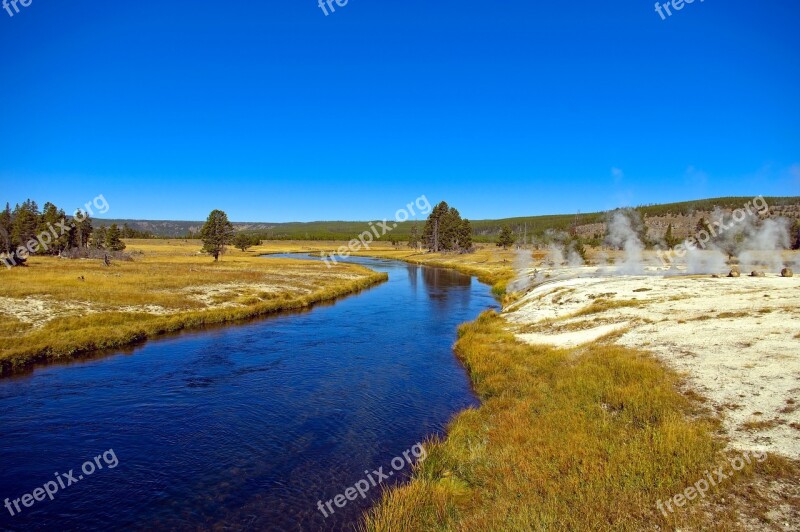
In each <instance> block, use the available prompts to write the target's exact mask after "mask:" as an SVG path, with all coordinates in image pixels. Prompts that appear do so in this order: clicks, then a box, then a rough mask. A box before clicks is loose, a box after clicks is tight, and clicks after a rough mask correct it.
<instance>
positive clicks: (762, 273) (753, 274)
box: [750, 270, 767, 277]
mask: <svg viewBox="0 0 800 532" xmlns="http://www.w3.org/2000/svg"><path fill="white" fill-rule="evenodd" d="M766 276H767V274H766V273H764V272H757V271H755V270H753V271H752V272H751V273H750V277H766Z"/></svg>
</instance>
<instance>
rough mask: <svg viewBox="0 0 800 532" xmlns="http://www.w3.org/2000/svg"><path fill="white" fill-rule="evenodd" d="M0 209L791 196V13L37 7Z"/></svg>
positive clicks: (794, 179) (717, 4)
mask: <svg viewBox="0 0 800 532" xmlns="http://www.w3.org/2000/svg"><path fill="white" fill-rule="evenodd" d="M19 9H20V12H19V13H17V14H15V15H14V16H13V17H10V16H8V14H7V13H6V12H5V11H0V50H2V54H1V55H0V73H2V75H1V76H0V192H2V193H0V199H2V200H3V201H6V200H7V201H11V202H12V204H13V203H14V202H19V201H22V200H24V199H25V198H27V197H32V198H33V199H35V200H37V201H38V202H40V204H41V203H43V202H44V201H47V200H50V201H54V202H56V203H57V204H59V205H60V206H63V207H64V208H69V209H74V208H76V207H78V206H79V205H82V204H84V203H86V202H87V201H90V200H91V199H92V198H94V197H95V196H97V195H98V194H103V195H104V196H105V197H106V199H107V200H108V203H109V204H110V206H111V210H110V211H109V212H108V214H107V216H108V217H115V218H150V219H153V218H156V219H202V218H205V216H206V215H207V214H208V212H209V211H210V210H211V209H214V208H220V209H223V210H225V211H227V212H228V214H229V216H230V217H231V219H233V220H235V221H274V222H279V221H309V220H332V219H347V220H365V219H381V218H385V217H390V216H392V215H393V213H394V212H395V211H396V210H397V209H398V208H401V207H402V206H403V205H405V204H406V203H408V202H410V201H412V200H414V199H415V198H417V197H418V196H420V195H422V194H424V195H426V196H427V197H428V198H429V199H430V200H431V201H437V200H440V199H446V200H447V201H448V202H449V203H451V204H452V205H454V206H456V207H457V208H459V210H460V211H461V212H462V214H463V215H465V216H467V217H469V218H472V219H483V218H500V217H510V216H519V215H535V214H546V213H571V212H575V211H577V210H581V211H583V212H587V211H593V210H603V209H608V208H613V207H617V206H620V205H628V204H630V205H637V204H644V203H662V202H667V201H679V200H687V199H694V198H700V197H711V196H730V195H737V196H752V195H757V194H763V195H800V97H798V94H800V31H798V30H797V28H798V27H800V3H798V2H796V1H785V0H761V1H755V0H705V1H704V2H700V1H699V0H698V1H696V2H695V3H693V4H690V5H685V7H684V9H683V10H681V11H679V12H675V13H674V14H673V16H671V17H669V18H668V19H667V20H661V18H660V17H659V16H658V14H657V13H656V12H655V10H654V5H653V1H650V0H641V1H639V0H637V1H630V0H623V1H617V2H595V1H591V2H590V1H579V0H575V1H571V2H562V1H555V0H551V1H538V0H527V1H519V0H506V1H504V2H499V3H490V2H477V1H473V0H461V1H459V2H454V1H451V0H437V1H435V2H431V1H430V0H427V1H422V0H407V1H393V2H380V1H375V0H372V1H365V0H349V3H348V4H347V5H346V6H344V7H337V8H336V12H335V13H330V14H329V16H325V15H324V14H323V12H322V10H321V9H320V8H319V7H318V6H317V3H316V0H291V1H275V0H271V1H263V0H261V1H256V0H234V1H230V2H208V1H205V0H192V1H188V0H173V1H170V2H155V1H146V0H140V1H137V2H116V1H115V2H100V1H98V0H69V1H58V2H56V1H53V0H33V1H32V4H31V5H30V6H28V7H22V6H20V7H19Z"/></svg>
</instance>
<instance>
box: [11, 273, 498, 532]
mask: <svg viewBox="0 0 800 532" xmlns="http://www.w3.org/2000/svg"><path fill="white" fill-rule="evenodd" d="M308 258H311V257H308ZM265 260H269V258H265ZM349 261H350V262H356V263H359V264H363V265H365V266H368V267H369V268H372V269H373V270H376V271H382V272H387V273H388V274H389V280H388V281H387V282H386V283H384V284H381V285H378V286H375V287H373V288H370V289H368V290H364V291H362V292H360V293H358V294H353V295H350V296H347V297H345V298H342V299H339V300H337V301H336V302H334V303H331V304H320V305H316V306H315V307H314V308H313V309H311V310H309V311H306V312H299V313H298V312H295V313H284V314H278V315H275V316H271V317H268V318H262V319H258V320H253V321H249V322H244V323H241V324H235V325H231V324H229V325H227V326H224V327H215V328H208V329H203V330H199V331H194V332H189V333H183V334H177V335H171V336H166V337H162V338H158V339H155V340H151V341H148V342H146V343H144V344H142V345H140V346H136V347H134V348H131V349H127V350H124V351H117V352H114V353H110V354H106V355H104V356H102V357H97V358H94V359H89V360H82V361H76V362H73V363H69V364H62V365H51V366H43V367H40V368H37V369H35V370H34V371H33V372H31V373H28V374H25V375H20V376H16V377H11V378H6V379H3V380H0V464H2V468H1V469H0V487H1V488H0V489H2V491H0V499H2V501H0V502H3V503H4V502H5V499H6V498H9V500H10V503H11V508H12V510H11V511H9V510H8V509H7V508H5V507H4V508H0V515H1V517H0V529H8V530H46V529H47V530H52V529H59V530H73V529H79V528H80V529H82V530H101V529H102V530H119V529H131V528H133V529H153V528H156V529H179V530H188V529H193V530H196V529H206V528H220V529H222V528H226V529H234V530H349V529H352V526H353V525H354V524H356V523H357V522H358V520H359V518H360V516H361V514H362V513H363V512H364V510H366V509H367V508H369V506H370V504H371V503H372V502H374V501H373V499H374V498H376V497H378V496H379V495H380V492H379V488H378V487H375V488H371V489H370V491H369V492H368V493H367V494H366V498H363V499H362V498H361V497H357V498H356V500H354V501H347V502H346V506H344V508H339V507H337V506H336V505H334V506H333V508H334V510H335V513H333V514H332V515H331V514H330V513H329V514H328V517H327V518H326V517H324V516H323V512H321V511H319V509H318V506H317V503H318V501H320V500H321V501H323V503H324V502H325V501H327V500H332V499H333V498H334V497H335V496H336V495H338V494H344V493H345V490H346V489H347V488H348V487H350V486H353V485H354V484H356V483H357V482H358V481H359V480H362V479H365V478H367V477H368V475H367V473H365V472H372V471H375V470H378V469H379V468H380V467H383V469H384V471H389V470H392V468H391V467H390V463H391V460H392V459H393V458H395V457H401V456H402V455H403V452H404V451H408V450H409V449H411V448H412V447H413V446H414V445H415V444H417V443H418V442H422V441H424V440H425V438H427V437H429V436H431V435H436V434H439V435H441V434H442V433H443V430H444V428H445V426H446V424H447V422H448V421H449V420H450V419H451V418H452V416H453V415H454V414H455V413H457V412H458V411H460V410H463V409H464V408H468V407H471V406H475V405H477V400H476V398H475V396H474V394H473V392H472V391H471V388H470V384H469V380H468V377H467V375H466V372H465V370H464V368H463V367H462V366H461V364H460V363H459V362H458V360H457V359H456V357H455V355H454V354H453V352H452V344H453V343H454V341H455V338H456V328H457V326H458V324H460V323H463V322H465V321H471V320H473V319H475V318H476V317H477V315H478V314H479V313H480V312H482V311H484V310H486V309H488V308H492V307H494V308H496V307H497V305H496V302H495V300H494V299H493V297H492V295H491V293H490V289H489V287H487V286H485V285H483V284H481V283H478V282H477V281H476V280H474V279H473V278H471V277H469V276H466V275H463V274H461V273H458V272H455V271H453V270H448V269H441V268H429V267H422V266H416V265H411V264H406V263H403V262H398V261H391V260H381V259H370V258H351V259H349ZM110 449H112V450H113V452H110V453H108V452H107V451H109V450H110ZM103 452H107V453H106V455H105V456H102V453H103ZM94 457H98V459H97V460H95V459H94ZM87 460H88V461H91V462H93V464H94V469H95V471H94V472H93V473H92V474H91V475H88V474H87V475H83V472H82V465H83V464H84V462H86V461H87ZM115 463H116V464H117V465H116V467H113V468H111V467H110V466H112V465H114V464H115ZM98 466H103V467H102V469H101V468H99V467H98ZM89 469H91V468H88V467H87V471H88V470H89ZM70 470H73V473H72V476H73V478H75V481H74V483H73V484H72V485H68V484H69V482H70V481H69V480H68V478H67V477H66V476H65V474H68V472H69V471H70ZM409 470H410V467H405V468H403V469H402V470H398V471H397V474H395V475H393V476H392V477H391V478H390V480H389V481H388V482H395V481H397V480H398V479H402V478H403V475H404V474H407V473H408V472H409ZM392 471H393V470H392ZM56 473H58V476H56ZM79 474H80V475H83V476H84V478H82V479H80V480H78V476H79ZM373 478H374V476H373ZM59 479H60V480H61V481H62V482H64V487H63V488H62V487H60V486H59V487H58V492H57V493H55V494H54V496H53V500H50V499H49V497H47V496H45V497H44V500H42V501H36V500H35V499H34V500H33V503H32V506H31V507H25V506H24V505H21V506H20V508H21V512H17V511H16V509H15V508H14V507H13V504H14V503H13V501H14V499H17V498H20V497H22V496H23V495H24V494H26V493H33V492H34V490H35V489H36V488H39V487H42V486H43V485H45V483H47V482H48V481H53V482H55V481H56V480H59ZM52 486H53V484H51V485H50V488H51V490H52ZM362 486H363V484H362ZM38 494H39V495H40V496H41V495H42V492H39V493H38ZM351 494H352V492H351ZM34 495H36V493H34ZM30 501H31V500H30V499H28V502H30ZM340 501H341V499H340ZM18 504H21V503H18ZM12 511H13V512H14V513H15V515H13V516H12V515H11V513H12Z"/></svg>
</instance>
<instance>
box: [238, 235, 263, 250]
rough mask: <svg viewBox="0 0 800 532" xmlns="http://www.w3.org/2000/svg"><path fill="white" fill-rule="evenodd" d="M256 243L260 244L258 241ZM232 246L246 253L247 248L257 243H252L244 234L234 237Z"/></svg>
mask: <svg viewBox="0 0 800 532" xmlns="http://www.w3.org/2000/svg"><path fill="white" fill-rule="evenodd" d="M258 243H260V241H259V242H258ZM233 245H234V247H236V248H238V249H241V250H242V251H247V250H248V248H251V247H253V246H254V245H257V243H256V242H255V241H254V239H253V237H251V236H248V235H246V234H244V233H238V234H237V235H236V237H234V239H233Z"/></svg>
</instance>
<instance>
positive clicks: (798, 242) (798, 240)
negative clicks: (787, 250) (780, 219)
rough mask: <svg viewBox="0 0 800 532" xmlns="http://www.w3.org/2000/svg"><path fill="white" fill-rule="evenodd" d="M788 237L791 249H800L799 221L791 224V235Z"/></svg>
mask: <svg viewBox="0 0 800 532" xmlns="http://www.w3.org/2000/svg"><path fill="white" fill-rule="evenodd" d="M790 237H791V243H792V249H800V220H795V221H794V223H793V224H792V233H791V235H790Z"/></svg>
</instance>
